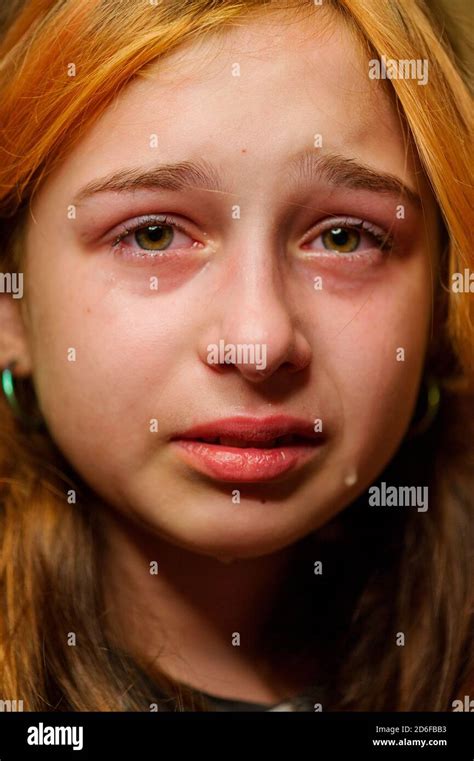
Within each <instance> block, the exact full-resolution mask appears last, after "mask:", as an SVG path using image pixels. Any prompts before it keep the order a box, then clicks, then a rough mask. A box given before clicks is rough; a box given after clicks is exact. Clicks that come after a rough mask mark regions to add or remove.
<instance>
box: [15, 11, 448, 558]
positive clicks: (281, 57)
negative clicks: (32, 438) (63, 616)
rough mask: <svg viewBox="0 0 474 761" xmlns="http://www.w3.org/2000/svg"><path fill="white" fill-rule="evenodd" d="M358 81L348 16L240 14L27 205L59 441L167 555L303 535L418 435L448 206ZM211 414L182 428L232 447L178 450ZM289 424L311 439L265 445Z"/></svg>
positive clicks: (39, 384)
mask: <svg viewBox="0 0 474 761" xmlns="http://www.w3.org/2000/svg"><path fill="white" fill-rule="evenodd" d="M316 17H317V14H315V18H316ZM368 71H369V66H368V62H367V61H366V60H365V58H364V56H363V54H362V53H361V52H360V50H359V48H358V46H357V44H356V42H355V41H354V39H353V38H352V37H351V36H350V33H349V32H348V31H347V30H346V29H345V27H343V26H342V25H340V24H335V25H331V28H330V29H329V27H326V29H325V30H323V31H321V24H319V23H318V24H317V25H315V26H314V28H311V24H310V23H308V20H305V21H302V20H295V19H293V21H291V22H288V20H287V19H285V18H283V17H281V18H280V19H278V17H272V20H270V18H269V17H268V18H265V17H262V18H261V19H260V20H253V21H251V22H248V23H246V24H241V25H238V26H236V27H234V28H232V29H230V30H228V31H226V32H222V33H221V34H220V35H219V36H216V37H214V38H212V40H208V41H206V42H203V41H200V42H196V43H194V44H192V45H188V46H186V47H183V48H182V49H181V50H180V51H177V52H175V53H173V54H172V55H171V56H169V57H168V58H166V59H165V60H163V61H162V62H157V63H154V64H153V65H152V66H150V67H149V68H148V69H147V71H146V74H145V75H144V76H140V77H139V78H137V79H136V80H135V81H134V82H133V83H131V84H130V85H129V86H128V87H127V88H126V89H125V90H124V91H123V92H122V93H120V95H119V96H118V97H117V98H116V100H115V101H114V103H113V104H112V105H111V106H110V107H109V108H108V109H107V111H106V112H105V113H104V114H103V116H102V117H101V118H100V119H99V121H98V122H97V123H96V124H95V126H94V127H93V128H92V129H91V130H90V131H89V132H88V133H87V135H86V136H85V137H84V138H83V139H81V141H80V142H79V143H77V145H76V146H75V147H74V148H73V150H72V151H71V152H70V154H69V155H68V157H67V159H66V160H65V161H64V162H63V163H62V164H61V165H60V166H59V167H57V168H56V169H55V171H54V173H52V174H51V175H50V176H49V177H48V178H47V180H46V181H45V183H44V185H43V186H42V188H41V190H40V192H39V194H38V196H37V198H36V199H35V200H34V203H33V204H32V214H31V217H30V218H29V220H28V226H27V231H26V252H25V266H24V271H25V287H26V300H25V305H24V306H25V309H24V321H25V326H26V336H27V340H28V346H29V353H30V360H29V361H30V362H31V367H32V371H33V377H34V383H35V387H36V391H37V395H38V398H39V402H40V406H41V408H42V411H43V415H44V417H45V419H46V421H47V424H48V426H49V429H50V432H51V435H52V437H53V438H54V440H55V441H56V443H57V444H58V446H59V447H60V449H61V450H62V451H63V452H64V454H65V456H66V457H67V458H68V459H69V461H70V462H71V463H72V465H73V466H74V467H75V469H76V471H77V472H78V473H79V474H80V475H81V476H82V477H83V478H84V479H85V481H87V482H88V483H89V484H90V485H91V486H92V487H93V488H94V489H95V491H96V492H97V493H98V494H99V495H100V496H101V497H102V498H103V499H104V500H105V502H106V503H108V504H109V505H110V506H112V507H113V508H114V509H115V510H117V511H120V512H121V513H122V514H125V515H126V516H128V517H129V518H130V519H132V520H133V521H135V522H138V523H140V524H141V525H142V526H144V527H146V529H147V530H148V531H150V532H152V533H155V534H157V535H160V536H161V537H164V538H165V539H167V540H168V541H170V542H171V543H173V544H175V545H180V546H182V547H185V548H188V549H191V550H194V551H196V552H198V553H203V554H207V555H211V556H215V557H219V558H235V557H256V556H258V555H264V554H267V553H270V552H272V551H276V550H278V549H281V548H283V547H285V546H289V545H290V544H291V543H293V542H295V541H296V540H298V539H299V538H302V537H303V536H305V535H306V534H308V533H309V532H311V531H313V530H315V529H316V528H318V527H319V526H321V525H322V524H324V523H325V522H326V521H328V519H329V518H331V517H332V516H334V515H335V514H336V513H337V512H338V511H340V510H341V509H342V508H344V507H345V506H346V505H348V504H349V503H350V501H352V500H353V499H354V498H355V497H356V496H357V495H358V494H360V493H361V492H362V491H363V490H364V489H366V488H367V486H368V485H369V484H370V483H371V482H372V481H373V480H374V479H376V477H377V475H378V474H379V473H380V472H381V470H382V469H383V467H384V466H385V465H386V464H387V463H388V461H389V460H390V458H391V457H392V456H393V454H394V453H395V451H396V449H397V447H398V445H399V444H400V441H401V439H402V437H403V436H404V434H405V432H406V430H407V427H408V426H409V423H410V418H411V415H412V412H413V407H414V403H415V399H416V395H417V390H418V385H419V381H420V377H421V373H422V367H423V361H424V354H425V351H426V348H427V339H428V334H429V322H430V310H431V292H432V286H431V284H432V271H431V262H432V261H433V260H434V257H435V254H436V246H437V239H436V233H435V229H436V209H435V204H434V201H433V199H432V198H431V197H430V195H429V191H428V189H427V187H426V185H425V184H421V185H418V184H417V179H420V177H419V172H417V167H416V166H414V165H412V164H411V163H410V161H409V160H407V159H406V153H407V151H406V146H405V142H404V137H403V133H402V130H401V127H400V124H399V120H398V117H397V114H396V109H395V108H394V106H393V105H392V103H391V102H390V100H389V99H388V97H387V96H386V94H385V92H384V90H383V88H382V85H381V83H380V82H377V81H373V80H370V79H369V76H368ZM191 165H192V166H191ZM195 165H196V166H195ZM164 167H166V168H165V169H164ZM421 182H424V181H423V180H421ZM404 188H405V189H404ZM421 201H422V202H423V206H424V210H422V208H421ZM163 215H165V216H166V217H167V218H169V219H167V220H166V222H165V221H164V220H163ZM160 225H161V226H160ZM348 225H349V226H350V225H352V228H350V227H349V228H348ZM134 227H137V228H140V229H139V231H138V232H135V233H133V232H129V233H127V232H126V229H128V230H131V229H133V228H134ZM124 228H126V229H124ZM119 236H123V238H122V240H121V242H119V243H117V239H118V238H119ZM114 244H115V245H114ZM213 346H215V347H216V348H215V350H214V349H213ZM219 348H220V354H219ZM225 357H227V358H228V359H229V360H232V361H233V363H226V362H225V361H224V359H225ZM229 418H233V419H235V418H238V419H239V420H237V422H235V420H234V421H233V422H232V421H231V423H230V424H229V423H226V424H223V423H222V422H220V423H219V421H222V420H224V419H229ZM249 418H250V420H249ZM289 418H291V420H289ZM295 418H297V419H298V420H299V423H298V424H296V427H295V425H294V423H295V420H294V419H295ZM315 421H320V422H319V423H318V422H315ZM207 423H215V426H213V427H212V429H207V430H206V431H199V430H198V431H195V432H194V433H189V434H188V435H189V436H191V437H193V436H194V438H208V439H209V438H213V439H216V438H217V437H219V434H220V435H221V436H220V442H217V443H214V444H212V443H209V444H208V445H205V444H202V443H201V445H199V444H198V443H195V444H194V445H193V444H190V442H189V441H188V443H187V444H186V445H183V439H182V437H183V436H185V435H186V432H187V431H189V430H190V429H192V428H195V427H196V426H201V425H203V424H207ZM296 430H298V432H299V434H302V433H311V432H315V438H314V439H313V440H311V441H308V440H303V439H298V438H296V439H294V440H293V442H292V443H291V442H288V443H283V444H282V445H281V446H278V444H279V442H277V443H276V445H275V446H272V444H271V442H270V441H269V440H270V439H274V438H275V437H276V436H279V435H283V434H284V433H291V432H292V431H293V432H295V431H296ZM252 438H253V444H252ZM233 439H235V441H233ZM265 439H267V445H266V446H265ZM236 444H237V445H238V446H234V445H236Z"/></svg>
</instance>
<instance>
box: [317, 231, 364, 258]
mask: <svg viewBox="0 0 474 761" xmlns="http://www.w3.org/2000/svg"><path fill="white" fill-rule="evenodd" d="M321 239H322V242H323V245H324V248H326V249H327V250H328V251H337V252H339V253H342V254H350V253H352V251H355V250H356V248H358V246H359V244H360V233H359V232H358V231H357V230H352V229H350V228H345V227H332V228H331V229H330V230H326V232H324V233H323V234H322V236H321Z"/></svg>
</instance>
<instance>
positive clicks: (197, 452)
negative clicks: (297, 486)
mask: <svg viewBox="0 0 474 761" xmlns="http://www.w3.org/2000/svg"><path fill="white" fill-rule="evenodd" d="M290 425H293V427H298V428H299V429H300V430H297V431H288V430H286V431H285V430H284V429H285V428H286V429H288V428H289V427H290ZM219 427H220V428H221V429H222V430H221V431H220V432H219V431H218V430H217V424H216V425H215V426H214V427H213V429H212V430H209V429H210V428H211V426H207V429H208V430H204V428H205V427H203V426H202V427H200V428H195V429H192V430H190V431H187V432H185V433H182V434H180V435H179V436H176V437H174V438H173V439H172V441H171V443H172V445H174V446H175V447H176V448H177V449H178V451H179V454H180V456H181V458H182V459H183V460H184V461H185V463H186V464H187V465H188V466H190V467H191V468H192V469H194V470H197V471H199V472H201V473H203V474H205V475H207V476H210V477H211V478H214V479H217V480H220V481H233V482H242V483H245V482H246V483H256V482H262V481H271V480H272V479H277V478H278V477H281V476H284V475H285V474H286V473H289V472H291V471H294V470H295V469H297V468H298V467H301V466H302V465H303V464H305V463H306V462H308V461H310V460H311V459H312V458H313V457H315V456H316V455H317V454H318V453H319V452H320V451H321V449H322V446H321V445H322V443H323V437H322V435H321V434H315V433H314V431H313V430H312V428H311V427H310V428H309V429H308V425H307V423H305V422H301V421H299V422H298V425H297V426H295V425H294V424H292V423H291V422H289V421H287V420H283V421H282V419H281V418H272V419H271V420H266V421H259V420H249V419H241V418H237V419H234V420H233V421H221V423H220V425H219ZM230 429H232V430H230ZM301 429H304V430H303V431H301Z"/></svg>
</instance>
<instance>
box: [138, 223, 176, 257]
mask: <svg viewBox="0 0 474 761" xmlns="http://www.w3.org/2000/svg"><path fill="white" fill-rule="evenodd" d="M134 238H135V241H136V242H137V243H138V245H139V246H140V247H141V248H143V249H144V250H146V251H164V249H166V248H168V246H169V245H170V243H171V242H172V241H173V238H174V230H173V228H172V226H171V225H147V226H146V227H140V228H139V229H137V230H135V233H134Z"/></svg>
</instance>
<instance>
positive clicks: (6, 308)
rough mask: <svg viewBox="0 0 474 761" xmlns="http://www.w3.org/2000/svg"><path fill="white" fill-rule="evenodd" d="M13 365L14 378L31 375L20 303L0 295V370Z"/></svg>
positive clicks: (7, 295) (26, 337) (6, 295)
mask: <svg viewBox="0 0 474 761" xmlns="http://www.w3.org/2000/svg"><path fill="white" fill-rule="evenodd" d="M13 363H14V364H15V376H17V377H26V376H28V375H30V374H31V371H32V362H31V353H30V349H29V342H28V336H27V331H26V328H25V324H24V321H23V317H22V310H21V306H20V302H19V301H18V300H15V299H13V298H12V296H11V294H9V293H0V368H4V367H7V366H9V365H11V364H13Z"/></svg>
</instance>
